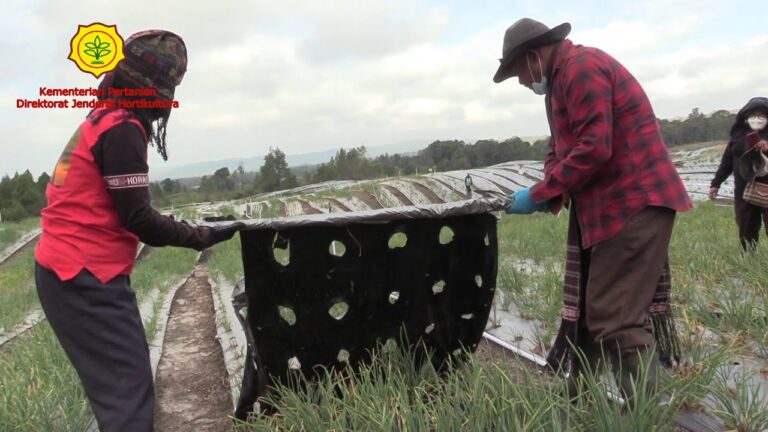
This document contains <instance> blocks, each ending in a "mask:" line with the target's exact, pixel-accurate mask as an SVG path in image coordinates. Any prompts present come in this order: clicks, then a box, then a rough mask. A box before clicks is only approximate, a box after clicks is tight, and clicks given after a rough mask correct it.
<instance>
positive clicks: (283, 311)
mask: <svg viewBox="0 0 768 432" xmlns="http://www.w3.org/2000/svg"><path fill="white" fill-rule="evenodd" d="M277 313H279V314H280V318H282V319H283V321H285V322H286V323H288V325H289V326H292V325H294V324H296V314H295V313H294V312H293V309H291V308H289V307H288V306H278V307H277Z"/></svg>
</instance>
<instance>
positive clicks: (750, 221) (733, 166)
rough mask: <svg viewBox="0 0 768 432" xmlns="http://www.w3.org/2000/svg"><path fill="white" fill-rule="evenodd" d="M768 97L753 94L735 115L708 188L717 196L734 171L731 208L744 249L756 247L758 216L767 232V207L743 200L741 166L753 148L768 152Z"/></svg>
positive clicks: (764, 179)
mask: <svg viewBox="0 0 768 432" xmlns="http://www.w3.org/2000/svg"><path fill="white" fill-rule="evenodd" d="M767 123H768V98H765V97H754V98H752V99H750V100H749V101H748V102H747V103H746V105H744V107H742V108H741V110H739V113H738V114H736V120H735V121H734V123H733V126H731V132H730V139H729V140H728V144H727V145H726V146H725V151H724V152H723V157H722V158H721V159H720V166H719V167H718V168H717V172H715V176H714V178H713V179H712V183H711V184H710V188H709V199H712V200H714V199H715V198H717V193H718V192H719V191H720V185H722V184H723V182H724V181H725V179H727V178H728V176H730V175H731V174H733V184H734V190H733V207H734V213H735V214H736V226H737V227H738V229H739V242H740V243H741V247H742V249H743V250H744V251H745V252H746V251H749V250H754V249H755V248H756V247H757V241H758V239H759V238H760V225H761V219H762V222H763V223H765V229H766V232H767V233H768V208H764V207H759V206H756V205H754V204H750V203H748V202H746V201H744V198H743V196H744V188H745V187H746V185H747V179H745V178H744V175H743V173H742V170H740V169H739V167H740V166H741V158H742V156H744V153H746V152H747V151H748V150H752V147H753V146H754V147H757V150H759V151H762V152H766V151H768V129H767V128H766V124H767ZM750 132H756V133H757V135H756V138H757V139H756V140H755V141H756V142H754V143H751V144H752V145H750V143H748V142H747V141H748V140H747V136H748V134H749V133H750ZM755 181H758V182H761V183H768V177H765V176H764V177H758V178H756V179H755Z"/></svg>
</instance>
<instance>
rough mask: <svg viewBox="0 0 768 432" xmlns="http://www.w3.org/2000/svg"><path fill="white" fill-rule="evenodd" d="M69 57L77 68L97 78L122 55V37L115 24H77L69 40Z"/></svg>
mask: <svg viewBox="0 0 768 432" xmlns="http://www.w3.org/2000/svg"><path fill="white" fill-rule="evenodd" d="M69 48H70V50H69V57H68V58H69V59H70V60H72V61H73V62H75V64H76V65H77V67H78V69H80V70H81V71H83V72H85V73H89V74H92V75H93V76H95V77H96V78H98V77H99V76H100V75H101V74H103V73H106V72H109V71H111V70H112V69H114V68H116V67H117V64H118V63H120V60H122V59H124V58H125V56H124V55H123V38H122V37H121V36H120V35H119V34H118V33H117V26H116V25H111V26H107V25H104V24H101V23H93V24H89V25H87V26H84V25H79V26H77V33H75V35H74V36H73V37H72V40H71V41H70V42H69Z"/></svg>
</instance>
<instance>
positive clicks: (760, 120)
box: [747, 114, 768, 131]
mask: <svg viewBox="0 0 768 432" xmlns="http://www.w3.org/2000/svg"><path fill="white" fill-rule="evenodd" d="M747 124H748V125H749V127H750V128H752V130H756V131H759V130H763V129H765V125H766V124H768V118H766V117H765V114H752V115H750V116H749V117H748V118H747Z"/></svg>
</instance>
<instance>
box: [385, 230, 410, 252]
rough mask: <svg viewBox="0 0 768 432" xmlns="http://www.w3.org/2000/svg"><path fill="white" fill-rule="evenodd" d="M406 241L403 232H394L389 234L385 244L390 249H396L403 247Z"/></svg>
mask: <svg viewBox="0 0 768 432" xmlns="http://www.w3.org/2000/svg"><path fill="white" fill-rule="evenodd" d="M406 243H408V236H407V235H406V234H405V233H404V232H396V233H394V234H392V235H391V236H389V241H388V242H387V245H388V246H389V248H390V249H397V248H401V247H405V244H406Z"/></svg>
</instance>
